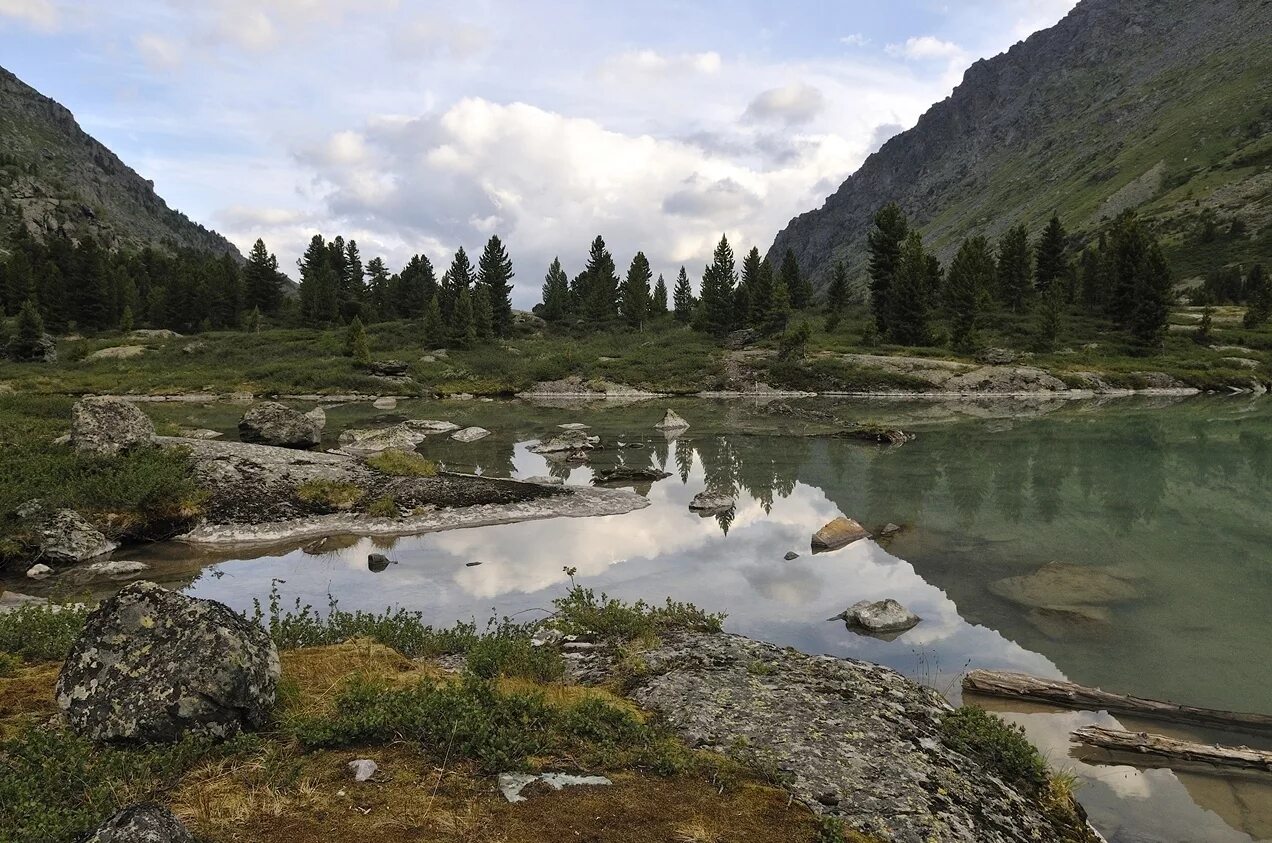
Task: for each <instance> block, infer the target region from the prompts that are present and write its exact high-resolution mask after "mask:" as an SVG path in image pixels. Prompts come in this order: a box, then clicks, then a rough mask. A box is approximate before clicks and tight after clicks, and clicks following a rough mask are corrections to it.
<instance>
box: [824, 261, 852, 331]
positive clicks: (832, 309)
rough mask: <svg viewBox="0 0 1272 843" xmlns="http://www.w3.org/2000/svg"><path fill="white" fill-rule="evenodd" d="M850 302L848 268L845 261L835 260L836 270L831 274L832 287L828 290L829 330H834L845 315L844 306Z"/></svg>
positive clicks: (827, 314) (827, 323)
mask: <svg viewBox="0 0 1272 843" xmlns="http://www.w3.org/2000/svg"><path fill="white" fill-rule="evenodd" d="M847 304H848V270H847V268H846V267H845V266H844V262H843V261H836V262H835V271H834V273H833V274H832V275H831V279H830V287H829V288H827V290H826V317H827V318H826V325H827V330H834V327H832V326H836V327H837V326H838V325H839V320H840V318H841V317H842V316H843V315H844V306H845V305H847Z"/></svg>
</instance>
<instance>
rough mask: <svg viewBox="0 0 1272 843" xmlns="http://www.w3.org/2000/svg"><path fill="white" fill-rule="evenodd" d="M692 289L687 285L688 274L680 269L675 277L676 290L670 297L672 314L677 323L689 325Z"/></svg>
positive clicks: (683, 269) (691, 316)
mask: <svg viewBox="0 0 1272 843" xmlns="http://www.w3.org/2000/svg"><path fill="white" fill-rule="evenodd" d="M693 305H694V301H693V287H691V286H690V285H689V273H687V272H685V268H684V267H683V266H682V267H680V274H679V275H677V276H676V289H675V292H674V293H673V295H672V314H673V315H674V316H675V318H676V321H677V322H684V323H686V324H688V323H689V321H690V320H692V319H693Z"/></svg>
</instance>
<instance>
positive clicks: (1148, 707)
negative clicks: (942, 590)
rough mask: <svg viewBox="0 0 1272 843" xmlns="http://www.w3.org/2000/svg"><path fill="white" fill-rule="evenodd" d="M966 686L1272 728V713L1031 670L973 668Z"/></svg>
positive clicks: (1180, 719) (1084, 706)
mask: <svg viewBox="0 0 1272 843" xmlns="http://www.w3.org/2000/svg"><path fill="white" fill-rule="evenodd" d="M963 690H964V691H971V692H973V693H976V694H984V695H986V696H991V697H1009V698H1012V699H1018V700H1030V701H1032V702H1041V703H1050V704H1051V705H1056V706H1060V707H1062V708H1076V709H1080V710H1084V711H1100V710H1104V711H1107V712H1109V713H1110V714H1128V715H1132V716H1135V717H1144V718H1149V719H1152V720H1167V721H1170V722H1173V723H1191V724H1193V725H1197V726H1210V727H1214V728H1219V729H1230V730H1236V731H1258V732H1272V715H1267V714H1248V713H1244V712H1239V711H1221V710H1219V709H1214V708H1194V707H1193V706H1188V705H1176V704H1175V703H1169V702H1162V701H1161V700H1152V699H1147V698H1145V697H1132V696H1127V695H1125V694H1114V693H1110V692H1109V691H1101V690H1100V689H1099V688H1086V687H1083V686H1082V685H1075V684H1073V683H1072V682H1065V681H1063V680H1059V679H1042V678H1040V677H1037V676H1030V675H1029V674H1027V673H1012V672H1009V671H999V670H973V671H972V672H971V673H969V674H967V676H966V677H965V678H964V679H963Z"/></svg>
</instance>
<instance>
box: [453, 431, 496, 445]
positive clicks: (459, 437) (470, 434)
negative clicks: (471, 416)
mask: <svg viewBox="0 0 1272 843" xmlns="http://www.w3.org/2000/svg"><path fill="white" fill-rule="evenodd" d="M489 435H490V431H489V430H486V428H484V427H466V428H464V429H463V430H457V431H455V432H454V433H452V434H451V436H450V438H451V439H454V440H455V441H456V442H476V441H477V440H478V439H485V438H486V437H487V436H489Z"/></svg>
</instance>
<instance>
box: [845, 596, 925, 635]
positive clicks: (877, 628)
mask: <svg viewBox="0 0 1272 843" xmlns="http://www.w3.org/2000/svg"><path fill="white" fill-rule="evenodd" d="M840 617H842V618H843V619H844V621H845V622H846V623H847V624H848V625H849V626H858V627H861V628H862V629H865V630H868V631H870V632H904V631H905V630H907V629H910V628H912V627H914V626H917V625H918V623H919V621H920V620H922V619H921V618H920V617H919V616H918V615H916V614H914V612H911V611H910V610H909V609H907V608H906V607H904V606H902V605H901V604H900V603H898V602H897V601H895V600H893V599H892V598H890V597H889V598H887V599H886V600H878V601H876V602H874V603H871V602H870V601H869V600H862V601H860V602H859V603H854V604H853V605H852V606H851V607H849V608H848V610H847V611H845V612H844V613H843V614H842V615H841V616H840Z"/></svg>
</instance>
